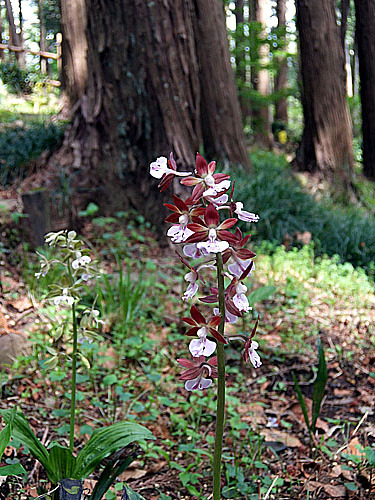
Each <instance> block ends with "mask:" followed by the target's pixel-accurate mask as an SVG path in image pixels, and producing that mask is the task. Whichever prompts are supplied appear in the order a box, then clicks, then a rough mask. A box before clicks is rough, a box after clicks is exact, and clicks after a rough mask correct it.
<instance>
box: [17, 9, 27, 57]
mask: <svg viewBox="0 0 375 500" xmlns="http://www.w3.org/2000/svg"><path fill="white" fill-rule="evenodd" d="M18 12H19V27H20V32H19V34H18V38H19V43H20V47H22V48H23V47H24V39H23V14H22V0H18ZM18 62H19V64H20V65H21V66H22V67H24V66H25V65H26V54H25V52H20V55H19V60H18Z"/></svg>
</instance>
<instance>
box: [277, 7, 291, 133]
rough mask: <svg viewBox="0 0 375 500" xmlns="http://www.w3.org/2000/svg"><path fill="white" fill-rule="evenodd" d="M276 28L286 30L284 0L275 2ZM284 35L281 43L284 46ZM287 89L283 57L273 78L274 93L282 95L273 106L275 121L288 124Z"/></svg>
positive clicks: (286, 65) (285, 66)
mask: <svg viewBox="0 0 375 500" xmlns="http://www.w3.org/2000/svg"><path fill="white" fill-rule="evenodd" d="M276 13H277V21H278V28H279V29H280V30H285V29H286V0H277V6H276ZM285 38H286V37H285V35H284V36H283V42H284V46H285ZM284 50H285V49H284ZM287 88H288V62H287V59H286V57H285V56H282V57H281V59H280V60H279V68H278V71H277V74H276V78H275V92H277V93H278V94H284V95H283V96H282V97H279V98H278V99H277V101H276V104H275V121H278V122H283V123H285V124H286V123H287V122H288V102H287V98H286V93H287Z"/></svg>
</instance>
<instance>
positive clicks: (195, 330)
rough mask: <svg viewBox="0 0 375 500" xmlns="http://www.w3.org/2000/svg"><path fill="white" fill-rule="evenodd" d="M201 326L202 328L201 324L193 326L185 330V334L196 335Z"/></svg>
mask: <svg viewBox="0 0 375 500" xmlns="http://www.w3.org/2000/svg"><path fill="white" fill-rule="evenodd" d="M200 328H201V327H200V326H194V327H193V328H189V330H187V331H186V332H185V335H187V336H188V337H195V336H196V334H197V333H198V330H199V329H200Z"/></svg>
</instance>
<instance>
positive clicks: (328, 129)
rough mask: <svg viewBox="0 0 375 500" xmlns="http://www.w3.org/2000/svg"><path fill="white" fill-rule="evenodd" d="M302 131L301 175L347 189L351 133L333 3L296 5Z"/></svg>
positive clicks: (301, 0)
mask: <svg viewBox="0 0 375 500" xmlns="http://www.w3.org/2000/svg"><path fill="white" fill-rule="evenodd" d="M297 25H298V30H299V41H300V64H301V75H302V83H303V91H302V104H303V113H304V122H305V123H304V125H305V126H304V132H303V137H302V142H301V144H300V147H299V150H298V152H297V157H296V160H297V163H298V165H299V167H300V168H301V169H302V170H307V171H310V172H314V173H318V174H319V175H320V176H321V177H325V178H331V180H337V182H338V183H340V184H341V186H349V184H350V178H351V170H352V166H353V151H352V130H351V122H350V115H349V110H348V106H347V102H346V93H345V83H344V82H345V79H344V76H343V75H344V62H345V61H344V52H343V49H342V45H341V40H340V33H339V27H338V26H337V23H336V15H335V1H334V0H297Z"/></svg>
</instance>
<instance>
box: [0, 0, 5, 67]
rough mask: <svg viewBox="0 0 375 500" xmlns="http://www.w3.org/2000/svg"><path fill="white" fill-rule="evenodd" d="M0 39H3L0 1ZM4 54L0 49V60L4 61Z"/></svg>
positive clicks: (0, 5)
mask: <svg viewBox="0 0 375 500" xmlns="http://www.w3.org/2000/svg"><path fill="white" fill-rule="evenodd" d="M0 40H1V41H2V40H3V4H2V3H1V2H0ZM4 59H5V54H4V51H3V50H0V61H4Z"/></svg>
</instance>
